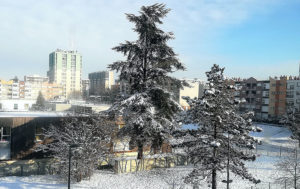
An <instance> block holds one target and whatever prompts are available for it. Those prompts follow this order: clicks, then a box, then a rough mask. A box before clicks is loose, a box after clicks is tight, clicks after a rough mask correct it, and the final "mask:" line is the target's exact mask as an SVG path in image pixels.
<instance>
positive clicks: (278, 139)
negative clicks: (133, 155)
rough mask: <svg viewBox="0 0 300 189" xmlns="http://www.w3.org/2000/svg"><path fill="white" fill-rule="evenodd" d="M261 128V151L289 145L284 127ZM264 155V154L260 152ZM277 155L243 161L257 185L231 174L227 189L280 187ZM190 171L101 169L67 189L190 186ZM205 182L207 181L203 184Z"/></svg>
mask: <svg viewBox="0 0 300 189" xmlns="http://www.w3.org/2000/svg"><path fill="white" fill-rule="evenodd" d="M259 126H260V127H262V128H263V129H264V131H263V132H261V133H253V134H252V135H253V136H255V137H257V138H258V139H260V140H261V141H262V145H261V146H259V149H260V150H262V151H263V152H266V153H270V154H269V155H273V154H272V153H271V152H272V151H274V150H275V152H274V154H275V155H276V154H279V153H278V151H277V150H278V149H280V148H279V147H282V148H290V149H292V148H293V144H291V140H290V139H289V136H290V132H289V131H288V129H286V128H284V127H273V126H269V125H261V124H259ZM263 154H264V153H263ZM280 158H282V157H279V156H278V155H276V156H265V155H261V156H260V157H258V158H257V160H256V161H254V162H247V164H246V165H247V167H248V168H249V172H251V173H252V174H253V175H254V176H256V178H259V179H261V180H262V181H263V182H262V183H260V184H257V185H254V184H251V183H249V182H248V181H244V180H242V179H240V178H239V177H234V176H233V175H232V179H233V183H232V184H231V187H230V188H231V189H251V186H252V187H253V189H254V188H259V189H268V188H269V183H270V186H271V189H279V188H283V187H282V186H280V185H278V184H275V183H274V181H275V179H276V177H277V175H279V174H282V173H280V172H277V171H276V170H275V166H274V164H275V163H276V161H278V160H279V159H280ZM191 170H192V168H191V167H175V168H168V169H155V170H151V171H142V172H137V173H128V174H119V175H117V174H114V173H113V172H111V171H107V170H102V171H97V172H96V173H95V174H94V175H93V176H92V178H91V179H90V180H84V181H82V182H80V183H73V184H72V187H71V188H78V189H87V188H91V189H93V188H94V189H96V188H103V189H123V188H124V189H131V188H140V189H151V188H153V189H158V188H159V189H164V188H165V189H169V188H186V189H188V188H193V187H192V186H190V185H185V184H183V179H182V178H183V177H184V176H185V175H187V174H188V173H189V172H190V171H191ZM219 175H220V177H221V178H219V179H218V180H219V181H221V180H223V179H225V173H223V174H219ZM206 185H207V184H206ZM66 186H67V185H66V183H64V182H63V181H61V180H60V178H59V177H57V176H49V175H45V176H29V177H3V178H0V189H2V188H3V189H4V188H5V189H10V188H13V189H21V188H22V189H25V188H26V189H27V188H35V189H43V188H46V189H54V188H55V189H59V188H66ZM200 188H201V189H206V188H207V187H206V186H200ZM223 188H226V185H225V184H224V183H221V182H219V183H218V189H223Z"/></svg>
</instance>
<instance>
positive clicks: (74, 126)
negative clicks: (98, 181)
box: [38, 115, 114, 181]
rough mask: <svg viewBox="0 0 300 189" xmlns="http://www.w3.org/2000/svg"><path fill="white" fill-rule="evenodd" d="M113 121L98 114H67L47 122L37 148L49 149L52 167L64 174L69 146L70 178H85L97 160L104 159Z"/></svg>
mask: <svg viewBox="0 0 300 189" xmlns="http://www.w3.org/2000/svg"><path fill="white" fill-rule="evenodd" d="M113 128H114V123H112V122H110V121H107V120H106V118H105V117H102V116H100V115H89V116H80V115H78V116H69V117H66V118H62V120H61V121H60V124H59V125H51V126H50V127H49V128H48V129H46V130H45V131H44V132H45V140H44V142H43V144H41V145H40V146H39V147H38V150H43V151H44V152H50V153H51V154H52V156H53V157H54V158H55V160H56V164H55V166H54V167H55V169H56V171H57V173H58V174H60V175H61V176H62V177H63V178H65V179H67V178H68V165H69V149H70V146H71V145H74V144H75V145H78V147H76V148H72V149H71V152H72V160H71V168H72V169H71V178H72V180H76V181H80V180H82V179H85V178H89V177H90V176H91V175H92V174H93V171H94V170H95V169H96V168H97V166H98V165H99V163H100V162H101V161H103V160H106V158H107V155H108V150H109V142H110V137H111V134H112V132H111V131H112V129H113Z"/></svg>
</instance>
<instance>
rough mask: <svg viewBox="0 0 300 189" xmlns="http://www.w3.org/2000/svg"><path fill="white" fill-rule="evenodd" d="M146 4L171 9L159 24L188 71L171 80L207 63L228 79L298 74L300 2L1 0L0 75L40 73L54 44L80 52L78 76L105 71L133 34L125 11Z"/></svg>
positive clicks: (197, 73) (198, 73)
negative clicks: (116, 49)
mask: <svg viewBox="0 0 300 189" xmlns="http://www.w3.org/2000/svg"><path fill="white" fill-rule="evenodd" d="M153 3H165V4H166V6H167V7H168V8H170V9H172V10H171V12H170V13H169V14H168V16H167V17H166V18H165V19H164V20H163V21H164V24H163V25H162V26H161V27H162V28H163V29H164V30H165V31H172V32H174V34H175V37H176V38H175V39H174V40H172V41H170V43H169V44H170V45H171V46H172V47H174V50H175V52H176V53H178V54H179V59H180V60H181V61H182V62H183V63H184V64H185V65H186V68H187V71H185V72H178V73H175V74H174V76H176V77H179V78H200V79H203V80H204V79H206V78H205V72H206V71H208V70H209V68H210V67H211V66H212V64H214V63H216V64H219V65H220V66H222V67H226V69H225V75H226V76H228V77H242V78H249V77H251V76H252V77H255V78H257V79H268V77H269V76H272V77H273V76H280V75H293V76H298V75H299V73H298V71H299V62H300V50H299V46H300V37H299V31H300V23H299V19H300V12H299V9H300V1H296V0H292V1H284V0H264V1H261V0H252V1H248V0H230V1H221V0H214V1H206V0H189V1H184V2H183V1H181V0H162V1H159V2H158V1H153V0H147V1H138V0H135V1H134V0H112V1H96V0H90V1H84V0H75V1H72V3H71V2H69V1H58V0H53V1H50V0H46V1H36V0H24V1H16V0H1V1H0V19H1V20H2V23H1V25H0V65H1V68H2V69H1V70H0V78H2V79H12V78H14V76H18V77H19V79H23V77H24V76H25V75H33V74H39V75H41V76H46V75H47V71H48V70H49V54H50V53H51V52H53V51H55V50H56V49H57V48H59V49H63V50H78V51H79V52H80V53H81V54H82V71H83V75H82V78H83V79H87V78H88V73H91V72H96V71H104V70H107V65H108V64H111V63H112V62H114V61H117V60H122V59H123V60H124V57H123V56H122V55H121V54H120V53H116V52H114V51H113V50H111V48H112V47H114V46H116V45H118V44H119V43H122V42H124V41H125V40H135V39H136V34H135V33H134V32H133V31H132V28H133V25H132V23H130V22H128V20H127V19H126V16H125V13H133V14H138V11H139V9H140V7H141V6H143V5H151V4H153Z"/></svg>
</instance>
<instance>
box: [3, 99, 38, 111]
mask: <svg viewBox="0 0 300 189" xmlns="http://www.w3.org/2000/svg"><path fill="white" fill-rule="evenodd" d="M35 103H36V101H35V100H23V99H2V100H0V111H29V110H30V109H31V107H32V105H33V104H35Z"/></svg>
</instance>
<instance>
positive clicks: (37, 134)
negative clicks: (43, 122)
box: [35, 126, 45, 142]
mask: <svg viewBox="0 0 300 189" xmlns="http://www.w3.org/2000/svg"><path fill="white" fill-rule="evenodd" d="M44 138H45V136H44V133H43V129H42V127H41V126H36V127H35V141H36V142H41V141H43V140H44Z"/></svg>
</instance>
